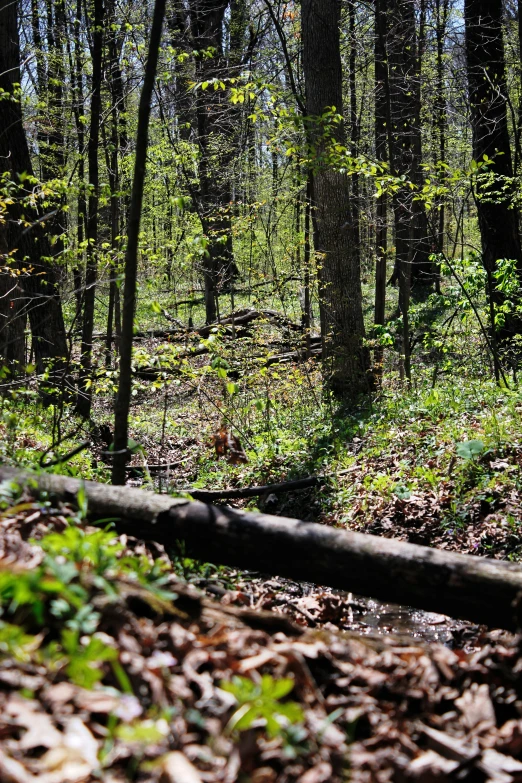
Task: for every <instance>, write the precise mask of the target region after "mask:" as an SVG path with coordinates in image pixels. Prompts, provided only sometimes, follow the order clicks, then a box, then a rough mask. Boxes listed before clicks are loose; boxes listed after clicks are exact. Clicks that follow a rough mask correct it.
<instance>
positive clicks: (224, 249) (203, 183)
mask: <svg viewBox="0 0 522 783" xmlns="http://www.w3.org/2000/svg"><path fill="white" fill-rule="evenodd" d="M229 5H230V0H191V3H190V21H191V31H192V37H193V41H194V48H195V49H196V50H197V51H198V52H199V53H200V54H199V55H198V56H197V57H196V77H197V80H198V82H200V83H201V82H203V81H211V80H212V79H216V78H223V77H224V76H227V77H230V76H233V75H237V71H238V69H237V64H236V63H235V62H234V61H235V59H236V54H235V53H234V55H232V54H231V56H230V57H229V62H228V63H227V61H226V58H225V53H224V51H223V38H224V29H223V28H224V23H225V14H226V11H227V9H228V7H229ZM236 5H237V4H234V7H233V8H232V9H231V14H232V17H231V39H232V41H233V40H234V38H236V39H237V38H238V29H237V26H238V25H239V27H241V24H240V20H239V19H237V8H236ZM234 9H235V13H234ZM232 45H233V44H232ZM209 48H212V50H213V52H214V54H213V56H212V57H210V58H209V57H208V54H207V53H206V52H207V51H208V50H209ZM196 115H197V137H198V144H199V148H200V151H201V157H200V163H199V180H200V182H199V209H198V212H199V217H200V219H201V222H202V228H203V231H204V233H205V235H206V237H207V239H208V245H207V248H206V257H205V258H204V260H203V262H202V271H203V280H204V286H205V311H206V320H207V323H211V322H212V321H215V320H216V317H217V315H218V297H219V295H220V293H221V292H222V291H226V290H228V289H229V287H230V284H231V283H233V280H234V279H235V278H236V277H237V274H238V269H237V266H236V264H235V261H234V253H233V247H232V211H231V202H232V172H231V167H232V165H233V161H234V156H235V154H236V153H237V146H238V145H237V135H238V124H239V117H238V112H237V108H236V107H234V106H233V105H232V104H231V103H230V97H229V94H228V92H227V91H225V90H221V89H218V90H214V88H213V86H210V87H209V88H208V89H206V90H200V94H199V95H198V98H197V103H196Z"/></svg>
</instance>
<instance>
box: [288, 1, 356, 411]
mask: <svg viewBox="0 0 522 783" xmlns="http://www.w3.org/2000/svg"><path fill="white" fill-rule="evenodd" d="M301 16H302V38H303V70H304V76H305V86H306V110H307V115H308V116H309V117H310V118H311V121H310V122H308V123H307V135H308V143H309V154H311V156H313V158H314V159H315V161H316V162H315V164H314V165H315V166H316V168H315V169H314V172H313V203H314V207H313V222H314V244H315V250H316V253H318V254H320V255H319V258H320V260H319V286H320V298H321V332H322V337H323V361H324V367H325V372H326V379H327V383H328V386H329V388H330V390H331V391H332V392H333V394H334V395H335V396H336V397H338V398H339V399H342V400H344V401H346V402H351V401H354V400H355V399H356V398H357V396H358V395H359V394H361V393H367V392H368V391H369V389H370V385H371V384H370V376H369V355H368V351H367V349H366V348H364V346H363V340H364V321H363V313H362V292H361V276H360V262H359V249H358V248H357V247H355V239H356V231H355V226H354V219H353V211H352V205H351V203H350V194H349V189H348V181H347V177H346V175H345V174H343V173H342V172H340V171H338V170H336V168H335V167H334V166H332V165H331V164H330V162H329V160H328V149H327V144H326V142H325V135H324V133H323V131H324V130H326V129H325V128H324V122H323V120H322V119H321V118H322V116H323V115H324V113H325V112H326V111H327V110H332V107H335V112H336V113H337V114H340V115H342V113H343V101H342V66H341V55H340V39H339V36H340V33H339V24H340V3H339V2H337V0H321V1H320V0H302V6H301ZM327 130H328V131H331V133H332V136H333V139H334V140H335V141H336V142H338V143H339V144H341V145H343V146H344V145H345V136H344V129H343V123H336V124H334V125H332V124H329V127H328V129H327Z"/></svg>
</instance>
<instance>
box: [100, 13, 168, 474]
mask: <svg viewBox="0 0 522 783" xmlns="http://www.w3.org/2000/svg"><path fill="white" fill-rule="evenodd" d="M165 4H166V0H156V2H155V5H154V15H153V19H152V28H151V33H150V41H149V53H148V57H147V64H146V66H145V76H144V81H143V88H142V91H141V97H140V105H139V111H138V130H137V135H136V159H135V162H134V180H133V183H132V194H131V203H130V210H129V224H128V228H127V251H126V253H125V293H124V299H123V324H122V334H121V345H120V379H119V385H118V396H117V399H116V409H115V417H114V462H113V469H112V483H113V484H125V462H126V458H127V455H128V450H127V441H128V425H129V408H130V398H131V387H132V370H131V359H132V343H133V335H134V312H135V309H136V283H137V276H138V242H139V234H140V222H141V208H142V203H143V188H144V185H145V168H146V165H147V145H148V139H149V117H150V107H151V101H152V94H153V91H154V81H155V79H156V69H157V65H158V57H159V47H160V43H161V29H162V26H163V17H164V15H165Z"/></svg>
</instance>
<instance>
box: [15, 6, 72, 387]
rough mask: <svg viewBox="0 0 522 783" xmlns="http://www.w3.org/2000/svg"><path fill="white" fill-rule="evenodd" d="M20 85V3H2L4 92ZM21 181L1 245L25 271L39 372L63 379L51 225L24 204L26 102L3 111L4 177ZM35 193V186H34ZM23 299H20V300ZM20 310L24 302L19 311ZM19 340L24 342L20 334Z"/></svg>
mask: <svg viewBox="0 0 522 783" xmlns="http://www.w3.org/2000/svg"><path fill="white" fill-rule="evenodd" d="M19 84H20V42H19V38H18V22H17V3H14V2H12V0H0V92H1V91H3V92H5V93H6V94H8V95H14V94H15V89H16V88H15V85H19ZM3 172H8V173H9V178H10V179H11V180H12V181H14V182H18V181H20V187H19V191H18V193H17V194H16V197H15V199H14V203H13V204H11V205H9V206H8V209H7V216H8V225H7V227H6V228H4V229H3V239H2V240H1V242H2V246H3V248H4V249H6V248H7V251H6V252H8V253H9V254H10V260H9V263H10V265H12V266H13V267H14V268H17V269H18V270H20V274H19V275H18V280H19V286H20V287H21V289H22V291H23V296H24V301H23V305H24V307H23V310H22V309H21V310H20V311H19V312H20V315H21V316H22V314H23V311H25V312H27V313H28V315H29V322H30V326H31V332H32V336H33V348H34V357H35V361H36V366H37V370H38V372H39V373H43V372H44V370H45V369H46V366H47V365H48V364H49V362H51V363H52V367H53V371H54V373H55V374H57V375H59V374H60V373H61V371H62V370H63V368H64V366H65V363H66V361H67V356H68V349H67V340H66V334H65V325H64V321H63V314H62V307H61V301H60V296H59V292H58V286H57V283H56V275H55V270H54V268H53V267H52V266H51V265H50V264H49V262H48V258H49V257H50V256H51V248H50V244H49V240H48V237H47V235H46V233H45V229H46V226H45V221H41V222H39V223H38V224H37V225H36V221H38V220H39V219H40V218H41V217H42V216H41V214H39V213H38V211H37V209H35V208H34V207H32V206H29V205H24V204H22V203H21V201H20V200H21V199H22V198H24V197H26V196H29V195H30V194H29V192H28V191H26V190H25V188H24V185H23V182H22V181H21V180H20V175H22V174H28V175H30V176H32V175H33V169H32V164H31V157H30V154H29V147H28V144H27V138H26V135H25V131H24V127H23V118H22V107H21V104H20V100H19V99H18V98H17V97H13V98H12V99H10V100H3V101H2V109H1V111H0V173H3ZM30 187H31V188H32V185H30ZM17 297H18V295H17ZM14 307H16V308H18V303H17V304H16V305H15V306H14ZM16 324H17V330H20V329H23V320H22V317H20V318H17V319H16ZM17 339H19V340H21V339H22V336H21V333H20V331H17Z"/></svg>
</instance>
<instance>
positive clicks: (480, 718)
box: [455, 683, 497, 734]
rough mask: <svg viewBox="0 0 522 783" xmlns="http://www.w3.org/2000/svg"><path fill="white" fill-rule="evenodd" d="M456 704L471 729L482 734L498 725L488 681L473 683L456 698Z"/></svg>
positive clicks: (466, 724)
mask: <svg viewBox="0 0 522 783" xmlns="http://www.w3.org/2000/svg"><path fill="white" fill-rule="evenodd" d="M455 705H456V706H457V707H458V709H459V710H460V711H461V712H462V721H463V723H464V725H465V726H466V728H467V729H469V730H470V731H472V732H474V733H477V734H480V733H482V732H485V731H489V730H490V729H492V728H493V727H494V726H496V723H497V721H496V717H495V709H494V707H493V703H492V701H491V697H490V695H489V687H488V685H487V684H486V683H484V684H482V685H477V684H476V683H473V685H472V686H471V688H469V689H468V690H467V691H464V693H463V694H462V696H461V697H460V698H459V699H455Z"/></svg>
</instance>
